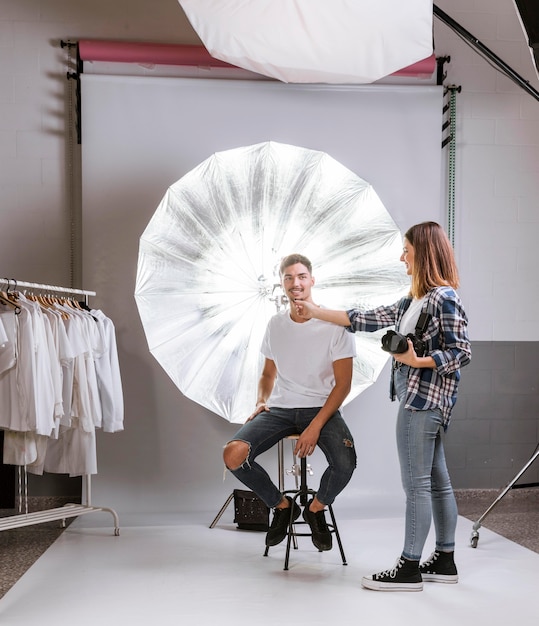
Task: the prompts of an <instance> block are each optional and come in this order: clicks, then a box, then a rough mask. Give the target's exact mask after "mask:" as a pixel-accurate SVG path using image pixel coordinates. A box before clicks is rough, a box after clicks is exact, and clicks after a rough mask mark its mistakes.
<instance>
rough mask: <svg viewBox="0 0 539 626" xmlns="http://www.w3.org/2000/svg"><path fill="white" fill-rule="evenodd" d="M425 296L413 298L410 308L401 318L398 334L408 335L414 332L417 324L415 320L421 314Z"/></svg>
mask: <svg viewBox="0 0 539 626" xmlns="http://www.w3.org/2000/svg"><path fill="white" fill-rule="evenodd" d="M426 298H427V296H423V297H422V298H414V299H413V300H412V302H411V303H410V306H409V307H408V308H407V309H406V312H405V313H404V315H403V316H402V319H401V322H400V325H399V332H400V333H402V334H403V335H408V334H409V333H414V332H415V327H416V324H417V320H418V319H419V315H420V314H421V309H422V307H423V302H425V300H426Z"/></svg>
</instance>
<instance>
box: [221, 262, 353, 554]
mask: <svg viewBox="0 0 539 626" xmlns="http://www.w3.org/2000/svg"><path fill="white" fill-rule="evenodd" d="M279 274H280V277H281V284H282V287H283V290H284V292H285V294H286V296H287V297H288V300H289V302H290V303H291V304H290V310H285V311H282V312H280V313H277V314H276V315H274V316H273V317H272V318H271V320H270V321H269V323H268V326H267V328H266V333H265V335H264V339H263V341H262V348H261V352H262V354H263V355H264V357H265V362H264V368H263V370H262V375H261V377H260V380H259V383H258V396H257V403H256V408H255V410H254V412H253V414H252V415H251V416H250V417H249V418H248V419H247V421H246V423H245V424H244V425H243V426H242V427H241V428H240V429H239V430H238V431H237V432H236V434H235V435H234V437H233V439H232V440H231V441H229V442H228V443H227V444H226V446H225V448H224V453H223V458H224V461H225V465H226V467H227V468H228V469H229V470H230V471H231V472H232V473H233V474H234V476H236V478H238V479H239V480H240V481H241V482H242V483H243V484H244V485H246V486H247V487H249V489H251V490H252V491H253V492H254V493H256V495H257V496H258V497H259V498H260V499H261V500H262V501H263V502H265V503H266V505H267V506H268V507H270V508H274V509H275V511H274V515H273V520H272V523H271V526H270V529H269V531H268V534H267V535H266V545H267V546H275V545H277V544H278V543H280V542H281V541H282V540H283V539H284V538H285V537H286V535H287V531H288V524H289V521H290V506H292V505H294V511H293V514H292V516H293V519H294V520H296V519H297V518H298V517H299V515H300V513H301V510H300V507H299V506H298V504H297V503H295V502H294V501H293V500H292V498H290V497H288V496H283V494H282V493H281V491H280V490H279V489H278V487H277V486H276V485H275V484H274V483H273V482H272V480H271V478H270V477H269V475H268V473H267V472H266V471H265V470H264V469H263V468H262V466H260V465H259V464H258V463H256V462H255V459H256V457H257V456H258V455H259V454H262V453H263V452H265V451H266V450H268V449H269V448H271V447H272V446H273V445H275V444H276V443H277V442H278V441H280V440H281V439H283V438H284V437H287V436H289V435H293V434H297V433H299V434H300V436H299V439H298V440H297V443H296V446H295V449H294V453H295V454H296V455H297V456H298V457H300V458H302V457H306V456H309V455H311V454H312V453H313V451H314V449H315V447H316V445H318V446H319V447H320V449H321V450H322V452H323V453H324V454H325V456H326V459H327V461H328V467H327V468H326V470H325V471H324V473H323V475H322V477H321V479H320V485H319V488H318V491H317V493H316V496H315V497H314V498H313V499H312V500H310V501H309V503H308V504H307V505H306V506H305V509H304V511H303V518H304V519H305V521H306V522H307V523H308V524H309V526H310V528H311V533H312V541H313V543H314V545H315V546H316V547H317V548H318V549H319V550H331V546H332V540H331V532H330V530H329V528H328V525H327V523H326V519H325V516H324V507H325V506H326V505H331V504H333V502H334V500H335V498H336V497H337V496H338V495H339V493H341V491H342V490H343V489H344V487H345V486H346V485H347V484H348V482H349V481H350V478H351V477H352V473H353V472H354V469H355V467H356V451H355V448H354V442H353V439H352V435H351V433H350V431H349V429H348V426H347V425H346V423H345V421H344V419H343V418H342V416H341V414H340V411H339V408H340V407H341V405H342V403H343V402H344V400H345V398H346V396H347V395H348V393H349V392H350V387H351V384H352V359H353V357H354V356H355V342H354V338H353V335H351V333H348V332H347V331H346V330H345V329H344V328H343V327H341V326H337V325H336V324H329V323H327V322H322V321H320V320H317V319H314V318H313V319H310V320H308V321H307V320H305V319H302V318H301V317H299V316H298V315H297V314H296V310H295V307H294V304H293V303H294V301H295V300H307V301H308V302H313V300H312V296H311V287H312V286H313V285H314V277H313V276H312V265H311V262H310V261H309V259H307V258H306V257H304V256H303V255H300V254H291V255H289V256H287V257H285V258H284V259H283V260H282V261H281V265H280V270H279Z"/></svg>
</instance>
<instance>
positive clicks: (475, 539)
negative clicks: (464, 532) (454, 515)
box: [470, 530, 479, 548]
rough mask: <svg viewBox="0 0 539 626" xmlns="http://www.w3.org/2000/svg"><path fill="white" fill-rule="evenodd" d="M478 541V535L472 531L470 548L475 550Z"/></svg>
mask: <svg viewBox="0 0 539 626" xmlns="http://www.w3.org/2000/svg"><path fill="white" fill-rule="evenodd" d="M478 541H479V533H478V532H477V531H476V530H474V531H473V532H472V536H471V539H470V544H471V546H472V548H477V542H478Z"/></svg>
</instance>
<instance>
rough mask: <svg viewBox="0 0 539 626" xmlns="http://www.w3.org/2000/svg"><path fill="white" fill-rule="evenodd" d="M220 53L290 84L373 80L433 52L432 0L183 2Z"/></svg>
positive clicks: (212, 48)
mask: <svg viewBox="0 0 539 626" xmlns="http://www.w3.org/2000/svg"><path fill="white" fill-rule="evenodd" d="M179 2H180V5H181V6H182V8H183V10H184V11H185V14H186V15H187V18H188V19H189V21H190V22H191V24H192V26H193V28H194V29H195V30H196V32H197V33H198V35H199V37H200V38H201V39H202V42H203V43H204V45H205V47H206V48H207V50H208V52H209V53H210V54H211V55H212V56H213V57H215V58H217V59H221V60H222V61H226V62H227V63H231V64H232V65H236V66H238V67H242V68H244V69H247V70H250V71H252V72H257V73H258V74H263V75H265V76H269V77H271V78H276V79H278V80H280V81H283V82H286V83H333V84H344V83H347V84H367V83H372V82H374V81H376V80H379V79H381V78H383V77H385V76H388V75H390V74H392V73H394V72H397V71H399V70H400V69H402V68H405V67H408V66H410V65H413V64H414V63H417V62H419V61H421V60H423V59H425V58H427V57H429V56H430V55H431V54H432V51H433V43H432V0H407V1H406V2H402V0H331V2H328V0H249V1H246V0H179Z"/></svg>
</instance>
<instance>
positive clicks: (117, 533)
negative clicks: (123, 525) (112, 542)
mask: <svg viewBox="0 0 539 626" xmlns="http://www.w3.org/2000/svg"><path fill="white" fill-rule="evenodd" d="M114 536H115V537H119V536H120V529H119V528H115V529H114Z"/></svg>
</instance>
